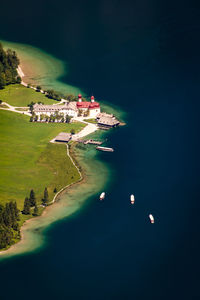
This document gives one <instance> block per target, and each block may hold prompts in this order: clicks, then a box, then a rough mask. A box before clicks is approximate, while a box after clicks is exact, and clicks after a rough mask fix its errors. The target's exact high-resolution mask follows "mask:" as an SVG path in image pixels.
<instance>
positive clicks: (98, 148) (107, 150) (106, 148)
mask: <svg viewBox="0 0 200 300" xmlns="http://www.w3.org/2000/svg"><path fill="white" fill-rule="evenodd" d="M96 149H97V150H100V151H106V152H114V149H113V148H108V147H101V146H98V147H96Z"/></svg>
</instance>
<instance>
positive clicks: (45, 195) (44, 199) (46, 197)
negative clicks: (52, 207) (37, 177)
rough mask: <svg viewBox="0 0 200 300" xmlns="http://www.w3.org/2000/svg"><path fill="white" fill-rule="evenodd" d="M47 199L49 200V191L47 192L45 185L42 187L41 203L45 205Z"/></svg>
mask: <svg viewBox="0 0 200 300" xmlns="http://www.w3.org/2000/svg"><path fill="white" fill-rule="evenodd" d="M48 201H49V193H48V190H47V188H46V187H45V189H44V197H43V199H42V203H43V204H44V205H46V204H47V202H48Z"/></svg>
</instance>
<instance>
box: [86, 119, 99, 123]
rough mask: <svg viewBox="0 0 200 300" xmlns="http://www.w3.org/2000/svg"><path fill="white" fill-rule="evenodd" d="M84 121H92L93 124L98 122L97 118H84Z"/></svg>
mask: <svg viewBox="0 0 200 300" xmlns="http://www.w3.org/2000/svg"><path fill="white" fill-rule="evenodd" d="M84 121H86V122H88V123H92V124H97V121H96V119H84Z"/></svg>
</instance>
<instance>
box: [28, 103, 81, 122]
mask: <svg viewBox="0 0 200 300" xmlns="http://www.w3.org/2000/svg"><path fill="white" fill-rule="evenodd" d="M33 110H34V113H35V114H36V115H37V116H38V117H40V116H41V115H47V116H49V117H50V116H51V115H56V114H59V115H63V116H64V118H65V117H66V116H70V117H77V115H78V109H77V106H76V102H75V101H74V102H66V103H65V104H64V105H59V104H56V105H43V104H37V103H36V104H34V106H33Z"/></svg>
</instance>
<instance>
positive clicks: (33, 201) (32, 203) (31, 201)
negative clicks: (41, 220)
mask: <svg viewBox="0 0 200 300" xmlns="http://www.w3.org/2000/svg"><path fill="white" fill-rule="evenodd" d="M29 199H30V206H35V204H36V198H35V192H34V190H31V191H30V198H29Z"/></svg>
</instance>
